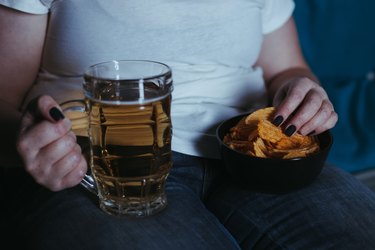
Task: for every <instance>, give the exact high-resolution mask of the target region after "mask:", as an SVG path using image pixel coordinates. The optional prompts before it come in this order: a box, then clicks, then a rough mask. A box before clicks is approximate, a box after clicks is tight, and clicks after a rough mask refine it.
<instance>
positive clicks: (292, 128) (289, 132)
mask: <svg viewBox="0 0 375 250" xmlns="http://www.w3.org/2000/svg"><path fill="white" fill-rule="evenodd" d="M296 129H297V128H296V126H294V125H290V126H289V127H287V128H286V130H285V132H284V133H285V134H286V135H287V136H292V135H293V134H294V132H296Z"/></svg>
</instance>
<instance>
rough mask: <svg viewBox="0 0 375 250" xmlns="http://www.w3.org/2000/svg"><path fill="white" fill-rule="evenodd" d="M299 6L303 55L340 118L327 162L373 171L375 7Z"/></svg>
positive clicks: (319, 2)
mask: <svg viewBox="0 0 375 250" xmlns="http://www.w3.org/2000/svg"><path fill="white" fill-rule="evenodd" d="M295 3H296V9H295V12H294V18H295V21H296V25H297V29H298V33H299V39H300V42H301V47H302V51H303V53H304V55H305V57H306V59H307V61H308V63H309V64H310V66H311V68H312V69H313V71H314V72H315V74H316V75H317V76H318V78H319V79H320V81H321V84H322V85H323V87H324V88H325V89H326V90H327V92H328V95H329V96H330V98H331V100H332V102H333V104H334V106H335V110H336V112H337V113H338V114H339V121H338V123H337V125H336V126H335V128H333V129H332V130H331V132H332V134H333V137H334V144H333V146H332V150H331V152H330V155H329V158H328V162H329V163H332V164H334V165H336V166H338V167H340V168H343V169H345V170H346V171H348V172H351V173H354V174H357V173H363V172H369V171H370V172H371V171H374V170H375V112H374V111H375V29H374V25H375V1H373V0H361V1H353V0H295ZM374 176H375V175H374Z"/></svg>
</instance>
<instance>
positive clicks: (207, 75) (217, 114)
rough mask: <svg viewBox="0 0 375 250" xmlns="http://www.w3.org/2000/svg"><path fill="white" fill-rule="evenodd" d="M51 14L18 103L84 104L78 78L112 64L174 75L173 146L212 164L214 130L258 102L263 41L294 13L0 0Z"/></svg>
mask: <svg viewBox="0 0 375 250" xmlns="http://www.w3.org/2000/svg"><path fill="white" fill-rule="evenodd" d="M0 4H3V5H6V6H8V7H11V8H14V9H18V10H20V11H24V12H28V13H33V14H44V13H50V17H49V28H48V31H47V37H46V43H45V50H44V55H43V60H42V65H41V70H40V73H39V76H38V79H37V81H36V83H35V85H34V86H33V88H32V90H31V91H30V93H29V94H28V96H27V98H26V102H27V101H29V100H30V99H31V98H33V97H35V96H37V95H39V94H41V93H45V94H50V95H52V96H54V97H55V98H56V99H57V101H59V102H62V101H65V100H67V99H74V98H82V91H81V87H82V72H84V71H85V69H86V68H87V67H88V66H89V65H92V64H95V63H98V62H102V61H109V60H113V59H147V60H155V61H160V62H163V63H166V64H168V65H169V66H170V67H171V68H172V74H173V79H174V91H173V93H172V125H173V139H172V148H173V150H175V151H178V152H182V153H185V154H190V155H197V156H205V157H213V158H217V157H218V156H219V154H218V146H217V141H216V138H215V129H216V127H217V125H218V124H219V123H220V122H221V121H223V120H224V119H227V118H229V117H232V116H235V115H237V114H239V113H244V112H248V111H250V110H252V109H254V108H258V107H261V106H264V105H266V95H265V86H264V81H263V78H262V70H261V69H260V68H254V67H252V65H254V63H255V62H256V60H257V57H258V55H259V52H260V48H261V43H262V38H263V35H264V34H266V33H269V32H272V31H273V30H275V29H277V28H278V27H280V26H281V25H282V24H284V23H285V22H286V21H287V20H288V18H289V17H290V16H291V15H292V12H293V9H294V2H293V1H292V0H220V1H217V0H178V1H177V0H172V1H171V0H152V1H150V0H127V1H118V0H0Z"/></svg>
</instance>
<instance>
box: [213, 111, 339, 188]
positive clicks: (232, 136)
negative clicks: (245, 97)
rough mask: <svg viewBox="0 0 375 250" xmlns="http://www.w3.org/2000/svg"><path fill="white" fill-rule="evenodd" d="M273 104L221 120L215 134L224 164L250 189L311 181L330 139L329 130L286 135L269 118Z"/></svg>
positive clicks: (233, 176)
mask: <svg viewBox="0 0 375 250" xmlns="http://www.w3.org/2000/svg"><path fill="white" fill-rule="evenodd" d="M274 112H275V108H274V107H266V108H262V109H259V110H256V111H255V112H252V113H250V114H242V115H238V116H235V117H233V118H231V119H228V120H226V121H224V122H222V123H221V124H220V125H219V126H218V128H217V130H216V136H217V139H218V141H219V147H220V152H221V157H222V160H223V161H224V166H225V168H226V170H227V171H228V173H229V175H230V176H231V177H232V179H234V181H236V182H237V183H238V184H240V185H242V186H244V187H246V188H250V189H252V190H254V191H259V192H265V193H286V192H291V191H295V190H298V189H300V188H303V187H306V186H307V185H309V184H311V183H312V182H313V181H314V180H315V179H316V178H317V176H318V175H319V174H320V173H321V171H322V169H323V167H324V164H325V161H326V159H327V157H328V154H329V151H330V149H331V146H332V143H333V137H332V135H331V133H330V131H329V130H328V131H325V132H323V133H321V134H319V135H316V136H303V135H301V134H299V133H294V134H293V135H292V136H290V137H289V136H287V135H285V134H284V133H283V131H282V129H281V128H280V127H278V126H275V125H274V124H273V123H272V122H271V121H272V118H273V114H274Z"/></svg>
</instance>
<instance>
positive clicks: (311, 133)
mask: <svg viewBox="0 0 375 250" xmlns="http://www.w3.org/2000/svg"><path fill="white" fill-rule="evenodd" d="M313 134H315V130H313V131H311V132H310V133H308V134H307V136H311V135H313Z"/></svg>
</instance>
